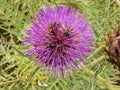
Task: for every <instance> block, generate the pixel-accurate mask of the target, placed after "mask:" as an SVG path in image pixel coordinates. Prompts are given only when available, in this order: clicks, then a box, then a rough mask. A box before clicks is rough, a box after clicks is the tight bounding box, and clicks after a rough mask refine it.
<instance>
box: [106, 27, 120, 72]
mask: <svg viewBox="0 0 120 90" xmlns="http://www.w3.org/2000/svg"><path fill="white" fill-rule="evenodd" d="M106 46H107V47H108V50H107V52H108V56H109V61H110V62H111V63H112V64H113V65H114V66H115V68H117V69H119V70H120V28H119V29H118V30H115V31H111V32H110V33H109V34H108V40H107V42H106Z"/></svg>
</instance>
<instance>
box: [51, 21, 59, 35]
mask: <svg viewBox="0 0 120 90" xmlns="http://www.w3.org/2000/svg"><path fill="white" fill-rule="evenodd" d="M56 26H57V25H56V22H53V23H52V24H51V26H50V32H51V33H53V35H55V30H56V29H57V27H56Z"/></svg>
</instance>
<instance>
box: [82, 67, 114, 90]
mask: <svg viewBox="0 0 120 90" xmlns="http://www.w3.org/2000/svg"><path fill="white" fill-rule="evenodd" d="M84 70H85V72H86V73H88V74H91V75H92V76H94V75H95V72H93V71H92V70H90V69H88V68H84ZM97 79H98V80H99V81H100V82H101V83H102V84H103V85H105V86H106V87H107V88H108V89H109V90H115V89H114V88H113V86H112V84H111V83H109V82H108V81H107V80H106V79H104V78H102V77H101V76H100V75H98V76H97Z"/></svg>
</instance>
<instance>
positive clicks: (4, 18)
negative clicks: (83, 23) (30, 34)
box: [0, 0, 120, 90]
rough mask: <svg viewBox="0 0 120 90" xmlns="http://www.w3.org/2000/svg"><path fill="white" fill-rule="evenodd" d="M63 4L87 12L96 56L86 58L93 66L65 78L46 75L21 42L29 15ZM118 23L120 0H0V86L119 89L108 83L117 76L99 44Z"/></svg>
mask: <svg viewBox="0 0 120 90" xmlns="http://www.w3.org/2000/svg"><path fill="white" fill-rule="evenodd" d="M61 4H62V5H63V4H64V5H68V6H72V7H74V8H76V9H79V10H80V12H81V13H84V15H85V16H86V18H87V19H88V20H89V21H90V22H91V23H92V26H93V29H94V31H95V35H96V42H95V44H96V47H95V52H94V56H92V57H88V59H87V60H88V62H89V63H90V65H91V63H92V62H96V63H95V64H92V67H91V69H90V70H88V69H83V70H79V71H77V72H74V73H73V74H72V75H71V76H70V77H68V76H65V78H63V77H52V76H50V75H46V74H45V70H44V69H40V68H39V67H38V66H37V65H34V60H32V59H31V58H28V57H26V56H25V55H24V53H23V51H24V50H26V49H27V48H28V47H26V46H25V45H23V44H22V39H23V35H24V30H25V29H27V28H29V26H30V25H31V24H30V22H29V19H30V18H33V19H34V18H35V13H37V12H38V11H39V10H40V9H41V8H44V7H45V6H56V5H61ZM119 26H120V4H119V0H0V90H110V89H111V90H120V88H119V87H118V86H113V85H111V84H109V83H112V82H113V81H112V80H111V78H118V77H116V76H115V72H116V71H115V70H114V69H113V67H112V65H111V64H110V63H108V62H107V61H106V59H105V57H103V56H104V55H103V54H102V53H103V50H102V49H101V48H100V46H101V45H103V44H104V43H105V40H104V36H105V35H106V34H107V33H108V32H109V31H110V30H112V29H114V30H115V29H116V28H117V27H119ZM101 58H102V60H104V61H101V60H100V59H101ZM99 75H100V76H101V77H102V79H101V77H99ZM112 88H113V89H112Z"/></svg>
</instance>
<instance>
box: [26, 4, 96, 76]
mask: <svg viewBox="0 0 120 90" xmlns="http://www.w3.org/2000/svg"><path fill="white" fill-rule="evenodd" d="M31 23H32V25H33V26H32V27H31V29H30V30H26V34H27V36H26V38H25V40H24V43H25V44H27V45H29V46H32V48H30V49H29V50H27V54H28V55H32V56H33V57H34V58H37V63H38V64H39V65H41V66H45V67H47V70H48V69H49V70H50V72H51V73H52V74H54V73H56V75H58V76H59V75H60V74H62V75H64V74H65V73H66V72H70V71H71V69H72V70H76V69H77V68H78V67H77V66H78V65H79V64H80V63H81V62H82V63H83V64H86V63H87V62H86V61H85V57H86V56H88V55H90V54H91V52H92V49H93V46H94V45H93V42H94V31H93V29H92V27H91V24H90V23H89V22H87V21H86V19H85V17H84V15H82V14H80V13H79V11H77V10H75V9H73V8H69V7H67V6H58V7H46V8H45V9H42V10H40V12H39V13H38V14H36V21H33V20H31Z"/></svg>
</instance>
